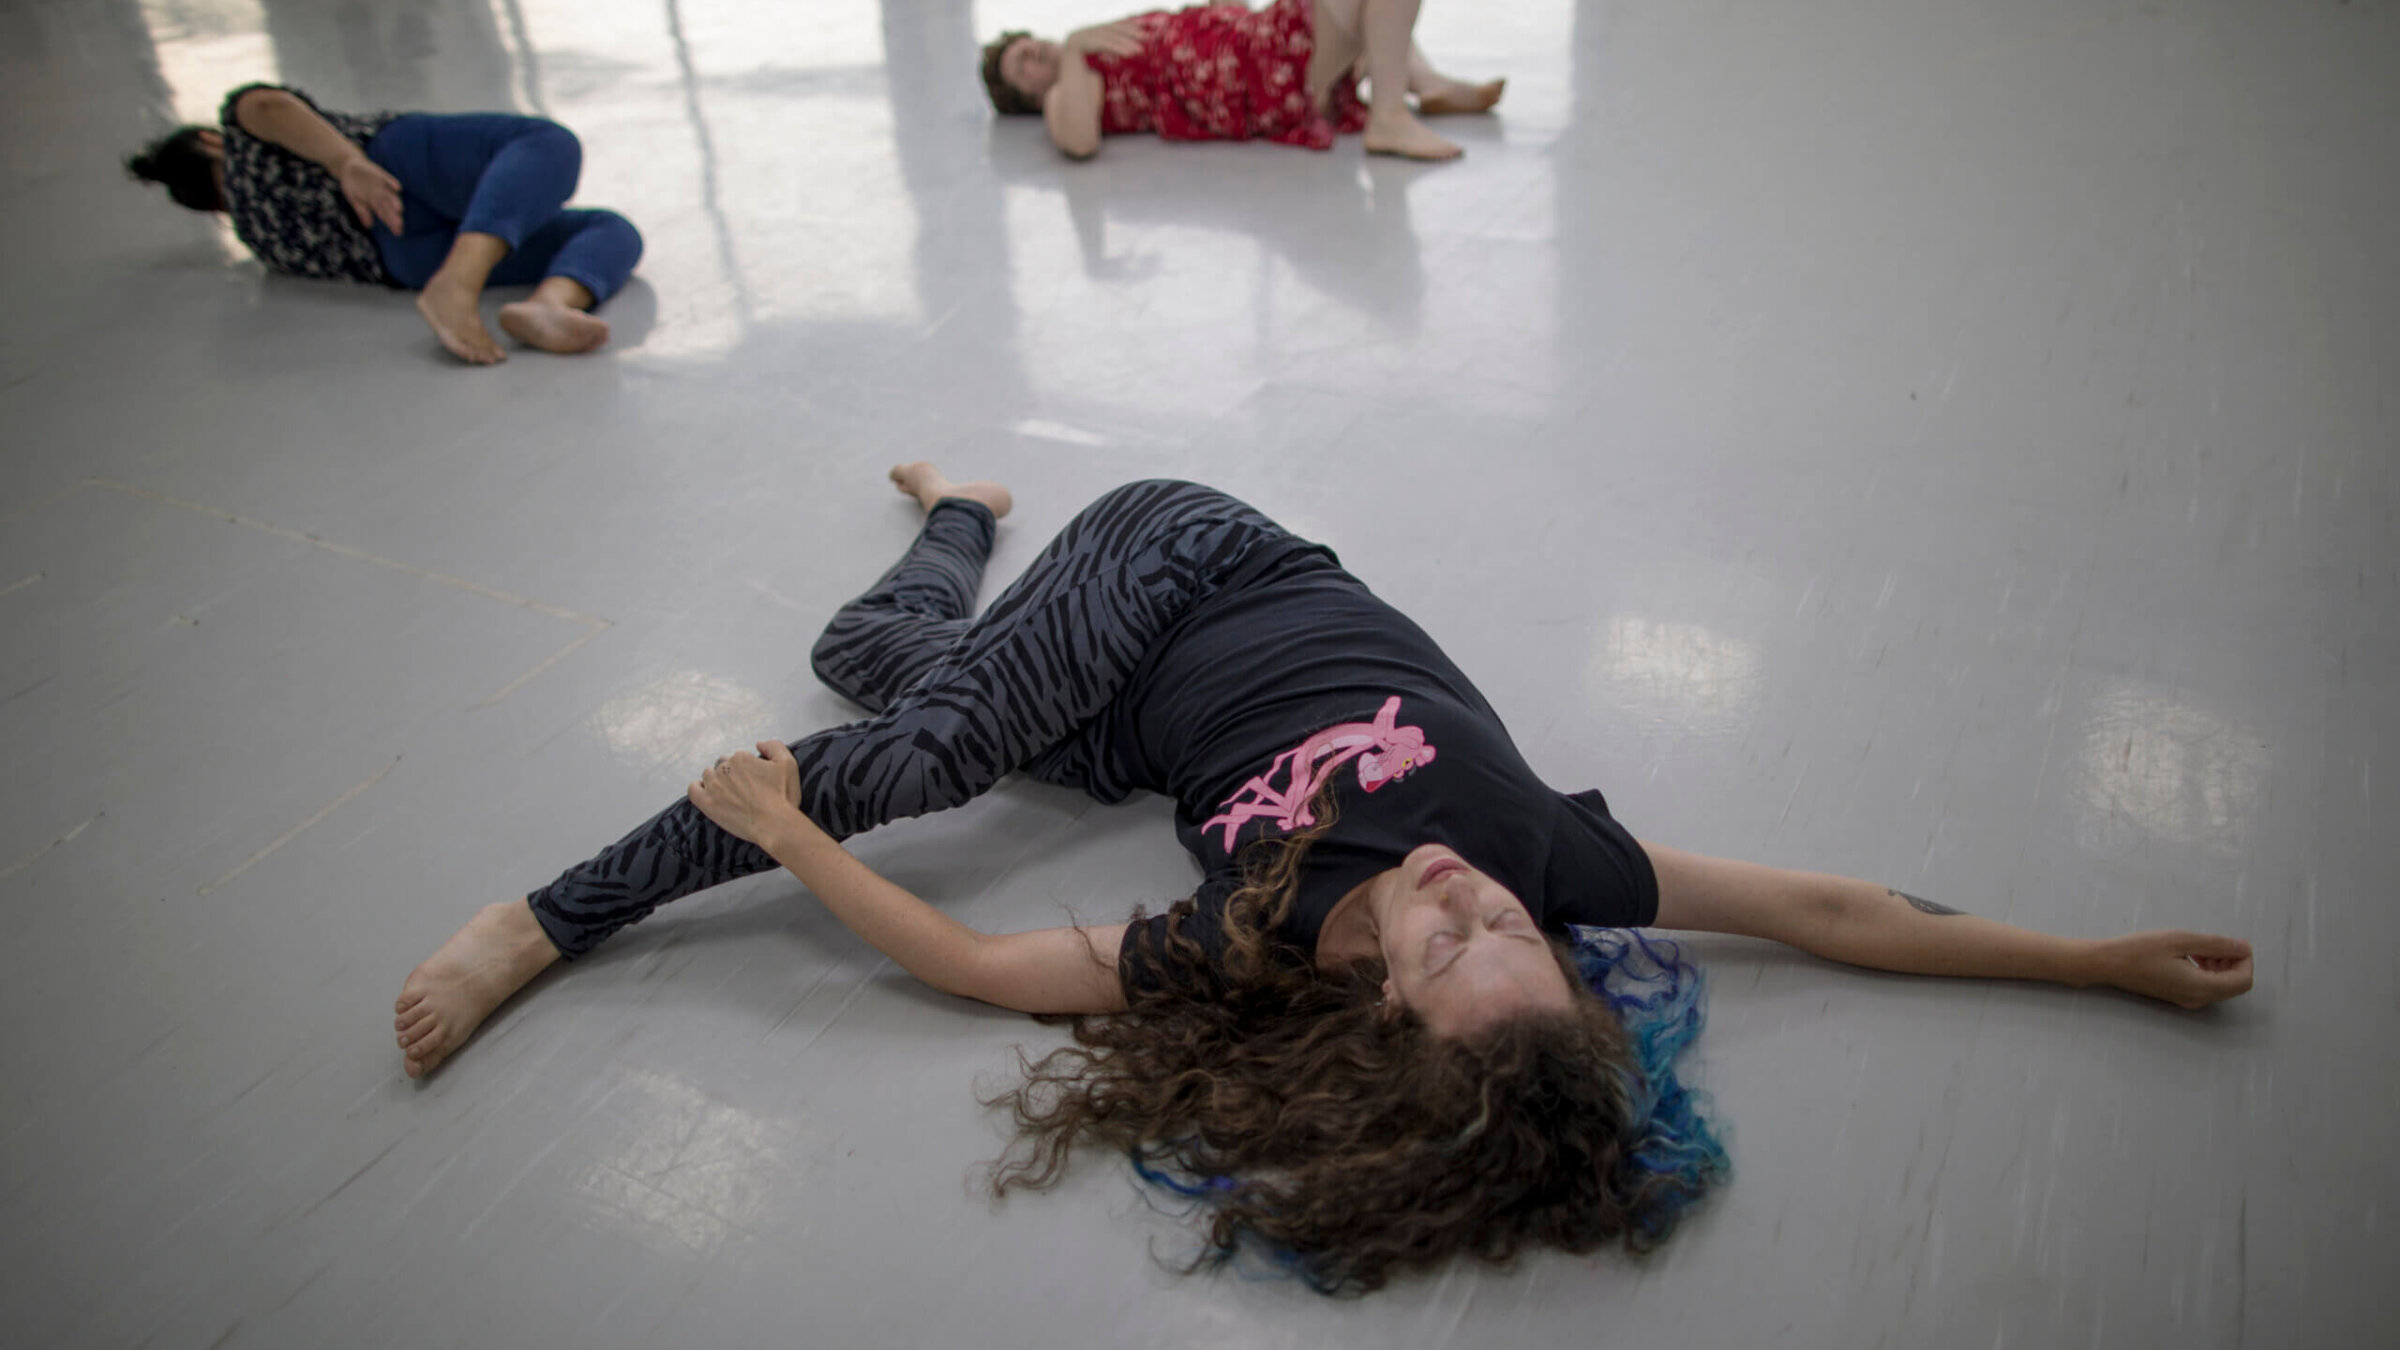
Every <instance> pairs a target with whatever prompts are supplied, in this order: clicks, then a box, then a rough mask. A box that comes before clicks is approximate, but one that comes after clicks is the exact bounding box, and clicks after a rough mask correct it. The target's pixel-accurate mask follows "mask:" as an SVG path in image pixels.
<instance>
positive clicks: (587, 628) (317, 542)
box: [0, 478, 615, 708]
mask: <svg viewBox="0 0 2400 1350" xmlns="http://www.w3.org/2000/svg"><path fill="white" fill-rule="evenodd" d="M83 481H84V482H85V484H87V485H88V486H91V487H96V488H106V489H108V490H109V491H111V492H122V493H124V494H125V495H127V496H129V497H140V498H142V499H143V500H145V501H153V502H157V503H159V504H160V505H162V506H173V507H180V508H181V509H183V510H186V511H197V512H199V513H200V514H201V515H204V516H214V517H216V518H217V519H219V520H222V521H224V522H226V523H227V524H230V525H239V526H242V527H243V528H245V529H252V530H257V531H260V532H261V533H264V534H271V535H274V536H275V537H276V538H278V539H289V540H291V541H292V542H294V543H297V544H306V545H308V546H309V547H310V548H318V549H323V550H325V551H326V552H327V553H332V554H336V555H338V556H340V557H344V558H349V559H352V560H354V561H357V562H363V563H367V564H369V565H371V566H375V567H382V568H387V569H389V570H391V571H394V572H399V573H401V574H403V575H405V576H412V577H416V578H418V579H420V580H423V581H430V582H433V583H435V584H436V585H441V586H448V587H450V588H451V589H453V590H460V591H465V592H466V593H468V594H469V595H480V596H482V597H483V598H484V599H486V600H496V601H499V602H500V603H501V604H504V605H513V606H515V607H516V608H518V609H526V610H531V611H533V612H534V613H536V614H541V615H545V616H547V617H549V618H553V619H564V620H565V621H567V622H568V623H574V624H581V625H583V628H584V631H583V633H582V634H581V635H580V636H578V637H577V638H575V639H574V640H573V641H571V642H569V643H568V644H567V645H566V646H564V647H561V648H559V649H558V650H557V651H554V652H552V653H550V654H549V655H548V656H546V657H543V658H542V659H541V660H540V661H539V662H538V663H536V664H535V665H534V667H533V669H531V670H528V671H526V672H525V673H524V674H522V675H519V676H518V677H517V678H515V679H513V680H510V681H509V682H508V683H507V684H505V685H502V686H501V687H500V692H498V693H496V694H494V695H492V696H491V697H490V698H487V699H485V700H483V701H482V702H480V703H478V704H476V705H475V706H476V707H478V708H489V707H491V706H492V705H493V704H495V703H498V702H499V701H500V700H502V699H504V698H507V697H508V696H509V695H510V694H513V693H515V692H517V690H518V689H519V688H521V687H522V686H523V685H524V684H525V683H526V682H527V681H529V680H531V679H532V678H533V677H534V676H536V675H539V674H541V673H542V672H543V671H545V670H548V669H549V668H550V667H552V666H555V665H557V664H558V663H559V662H561V661H564V660H565V659H567V658H568V657H569V656H572V655H573V654H574V653H575V652H576V651H577V649H579V648H581V647H582V646H583V645H584V644H585V643H588V642H590V641H591V640H592V639H593V638H596V637H598V636H600V635H601V634H602V633H605V632H607V631H608V630H609V629H610V628H613V627H615V624H614V623H613V622H612V621H610V620H608V619H603V618H601V617H600V616H598V615H596V614H584V613H580V612H578V611H576V610H572V609H568V608H567V607H566V606H564V605H553V604H550V603H549V602H547V601H543V600H536V599H534V598H533V597H531V596H528V595H519V594H517V593H516V592H515V591H504V590H502V589H500V588H499V587H497V586H486V585H484V584H483V583H482V582H480V581H469V580H468V579H466V578H465V577H459V576H452V575H451V574H449V573H448V572H436V571H434V570H433V569H432V568H429V567H419V566H417V565H416V564H415V563H405V562H402V561H400V560H399V559H397V558H386V557H384V556H383V555H382V554H380V553H369V552H367V551H366V550H365V549H363V548H352V547H351V546H350V545H348V544H337V543H335V542H333V541H332V540H330V539H327V538H325V537H324V536H322V535H315V534H309V533H307V532H306V531H304V530H295V529H290V528H288V527H286V526H282V525H277V524H273V523H272V522H269V521H264V520H254V519H252V518H251V517H249V516H245V515H242V514H240V513H239V512H235V511H228V510H226V509H225V508H223V507H221V506H210V505H207V504H206V503H204V502H193V501H185V500H184V499H183V498H181V497H170V496H168V495H167V494H166V493H164V492H154V491H152V490H151V489H149V488H146V487H136V486H134V485H133V484H131V483H124V482H119V481H118V480H116V479H114V478H86V479H84V480H83ZM19 584H20V585H22V584H24V583H22V582H20V583H19ZM11 589H14V588H13V587H12V588H11ZM0 594H6V592H0Z"/></svg>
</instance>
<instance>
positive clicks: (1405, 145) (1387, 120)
mask: <svg viewBox="0 0 2400 1350" xmlns="http://www.w3.org/2000/svg"><path fill="white" fill-rule="evenodd" d="M1366 143H1367V153H1368V154H1370V155H1399V156H1401V157H1402V158H1404V159H1433V160H1439V159H1456V158H1458V157H1459V156H1460V155H1463V154H1465V153H1466V151H1464V150H1462V149H1460V148H1459V147H1458V145H1457V144H1456V143H1455V142H1452V141H1447V140H1444V139H1443V138H1441V137H1439V136H1436V135H1434V134H1433V133H1432V132H1431V131H1428V130H1427V129H1426V127H1425V124H1424V123H1423V122H1420V121H1418V120H1417V117H1416V114H1415V113H1412V112H1410V111H1408V109H1407V108H1406V107H1402V108H1400V109H1399V110H1398V111H1395V112H1389V113H1381V112H1379V113H1377V114H1375V115H1373V116H1371V117H1369V118H1368V119H1367V132H1366Z"/></svg>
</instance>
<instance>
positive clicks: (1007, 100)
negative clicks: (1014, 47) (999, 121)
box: [983, 28, 1042, 117]
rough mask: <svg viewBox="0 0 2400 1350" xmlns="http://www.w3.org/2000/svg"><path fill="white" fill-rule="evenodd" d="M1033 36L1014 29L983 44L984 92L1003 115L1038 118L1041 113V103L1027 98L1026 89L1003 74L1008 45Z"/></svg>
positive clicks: (1022, 30)
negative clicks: (1003, 57) (1002, 58)
mask: <svg viewBox="0 0 2400 1350" xmlns="http://www.w3.org/2000/svg"><path fill="white" fill-rule="evenodd" d="M1032 36H1033V34H1031V33H1029V32H1026V31H1025V30H1024V29H1022V28H1012V29H1010V30H1009V31H1008V32H1005V33H1002V34H1001V35H1000V36H998V37H996V38H993V39H992V40H991V41H990V42H987V43H985V44H984V45H983V92H985V93H987V94H989V95H991V96H992V107H993V108H994V109H995V110H997V111H998V112H999V113H1000V114H1001V115H1002V116H1005V117H1026V116H1037V115H1039V114H1040V113H1041V111H1042V105H1041V102H1040V101H1039V100H1037V99H1032V98H1027V97H1026V96H1025V91H1024V90H1022V89H1019V88H1017V87H1016V86H1015V85H1013V84H1010V83H1009V82H1008V81H1007V80H1005V79H1003V78H1001V75H1000V57H1001V56H1002V54H1004V53H1005V52H1007V51H1008V44H1010V43H1012V42H1014V41H1016V40H1017V39H1018V38H1028V37H1032Z"/></svg>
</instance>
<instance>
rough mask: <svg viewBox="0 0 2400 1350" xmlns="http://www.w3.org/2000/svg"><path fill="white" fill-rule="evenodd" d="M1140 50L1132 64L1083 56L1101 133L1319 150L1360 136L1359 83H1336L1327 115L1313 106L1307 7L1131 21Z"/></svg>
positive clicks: (1301, 3)
mask: <svg viewBox="0 0 2400 1350" xmlns="http://www.w3.org/2000/svg"><path fill="white" fill-rule="evenodd" d="M1132 22H1133V25H1134V30H1135V31H1136V32H1137V33H1138V34H1139V35H1140V37H1141V41H1142V50H1141V51H1140V52H1139V53H1138V54H1136V55H1134V56H1129V57H1122V58H1120V57H1114V56H1103V55H1100V54H1098V53H1086V54H1085V55H1084V58H1083V59H1084V63H1085V64H1086V65H1088V66H1090V67H1091V68H1092V71H1093V72H1094V73H1095V74H1097V75H1099V77H1100V82H1101V85H1102V86H1103V88H1104V90H1105V92H1104V94H1103V96H1102V101H1101V104H1100V130H1101V131H1102V132H1104V133H1107V134H1109V135H1117V134H1121V133H1124V132H1131V131H1155V132H1157V133H1158V134H1159V136H1160V137H1162V138H1163V139H1166V140H1170V141H1247V140H1265V141H1274V142H1276V143H1277V144H1279V145H1304V146H1307V147H1308V148H1309V149H1311V150H1324V149H1328V148H1330V147H1331V146H1332V145H1333V138H1334V137H1335V136H1337V135H1340V134H1342V133H1344V132H1353V131H1361V130H1364V129H1365V127H1366V125H1367V106H1366V104H1364V103H1362V102H1360V101H1359V97H1358V81H1357V79H1356V78H1355V77H1354V76H1352V75H1350V74H1348V73H1344V74H1343V76H1342V77H1341V78H1340V79H1339V80H1336V81H1335V82H1334V85H1333V94H1332V111H1331V115H1330V116H1327V115H1324V114H1321V113H1319V112H1318V111H1317V110H1316V109H1315V108H1314V107H1312V106H1311V105H1310V103H1309V98H1308V59H1309V57H1310V56H1311V55H1312V54H1313V53H1314V52H1315V51H1316V49H1317V40H1316V27H1315V16H1314V13H1313V11H1312V9H1311V6H1310V0H1275V3H1274V4H1272V5H1269V6H1268V7H1267V8H1265V9H1261V10H1255V11H1253V10H1251V9H1248V8H1246V7H1244V6H1242V5H1240V4H1213V5H1194V6H1192V7H1191V8H1190V9H1185V10H1177V11H1174V12H1169V11H1167V10H1163V9H1162V10H1156V11H1154V12H1152V13H1149V14H1139V15H1136V16H1134V18H1133V21H1132Z"/></svg>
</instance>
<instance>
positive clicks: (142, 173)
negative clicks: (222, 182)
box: [125, 127, 225, 211]
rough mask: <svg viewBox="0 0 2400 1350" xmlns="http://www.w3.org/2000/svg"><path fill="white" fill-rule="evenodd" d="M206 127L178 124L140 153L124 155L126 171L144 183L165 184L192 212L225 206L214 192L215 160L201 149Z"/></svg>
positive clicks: (170, 193) (169, 194)
mask: <svg viewBox="0 0 2400 1350" xmlns="http://www.w3.org/2000/svg"><path fill="white" fill-rule="evenodd" d="M205 130H207V128H206V127H177V128H176V129H175V130H173V131H170V132H168V133H167V134H166V135H164V136H161V137H159V138H158V139H157V140H155V141H152V142H151V143H150V144H149V145H147V146H145V147H143V148H142V150H141V151H140V152H139V153H136V154H131V155H127V156H126V157H125V171H126V172H128V173H130V174H132V175H133V176H134V177H136V178H138V179H141V180H142V181H143V182H146V183H164V184H166V185H167V195H168V196H170V197H173V198H174V199H175V204H176V205H177V206H188V207H190V208H191V209H192V210H194V211H220V210H223V209H224V206H225V198H224V195H223V194H221V193H219V192H218V191H217V167H216V161H215V159H213V158H212V157H211V156H210V155H209V153H208V152H207V151H206V150H203V149H201V148H200V133H201V132H203V131H205Z"/></svg>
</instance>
